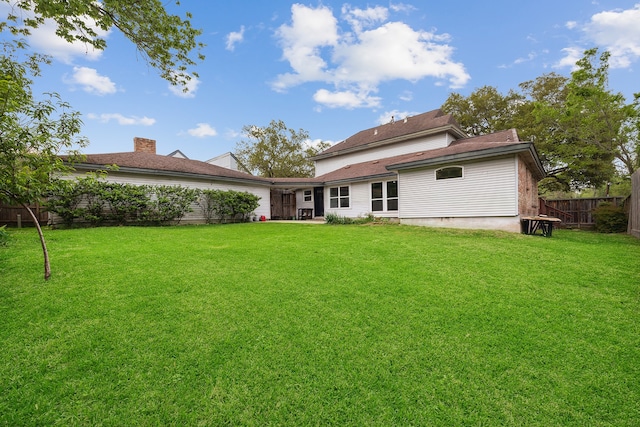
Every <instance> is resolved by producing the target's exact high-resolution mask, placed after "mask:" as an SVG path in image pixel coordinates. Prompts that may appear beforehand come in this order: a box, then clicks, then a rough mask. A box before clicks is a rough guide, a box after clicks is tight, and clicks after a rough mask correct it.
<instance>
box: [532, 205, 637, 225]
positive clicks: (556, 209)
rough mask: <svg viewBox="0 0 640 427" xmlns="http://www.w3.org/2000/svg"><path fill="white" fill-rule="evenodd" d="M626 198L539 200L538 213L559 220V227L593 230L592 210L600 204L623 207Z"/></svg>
mask: <svg viewBox="0 0 640 427" xmlns="http://www.w3.org/2000/svg"><path fill="white" fill-rule="evenodd" d="M625 199H626V197H595V198H589V199H555V200H545V199H540V213H541V214H542V215H547V216H551V217H554V218H560V219H561V220H562V223H561V225H560V226H561V227H569V228H593V227H594V226H595V219H594V217H593V210H594V209H595V208H597V207H598V206H600V204H601V203H610V204H611V205H613V206H624V201H625Z"/></svg>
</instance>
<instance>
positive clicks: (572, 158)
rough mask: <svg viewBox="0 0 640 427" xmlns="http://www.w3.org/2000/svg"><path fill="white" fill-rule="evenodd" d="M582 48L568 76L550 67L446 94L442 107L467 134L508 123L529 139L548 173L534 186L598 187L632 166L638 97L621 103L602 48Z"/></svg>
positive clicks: (639, 108)
mask: <svg viewBox="0 0 640 427" xmlns="http://www.w3.org/2000/svg"><path fill="white" fill-rule="evenodd" d="M596 55H597V49H590V50H587V51H586V52H585V54H584V57H583V58H582V59H580V60H579V61H578V62H577V63H576V65H577V69H576V70H575V71H574V72H573V73H572V74H571V77H570V78H567V77H564V76H561V75H558V74H555V73H550V74H545V75H542V76H540V77H538V78H536V79H535V80H531V81H527V82H524V83H521V84H520V85H519V88H520V90H519V91H518V92H514V91H510V92H509V93H508V94H507V95H504V96H503V95H501V94H500V93H499V92H498V91H497V90H496V89H495V88H492V87H486V86H485V87H483V88H480V89H476V90H475V91H474V92H472V93H471V94H470V95H469V96H468V97H463V96H461V95H459V94H451V95H450V96H449V98H448V99H447V101H446V102H445V103H444V105H443V106H442V108H443V110H444V111H446V112H449V113H452V114H453V115H454V117H455V118H456V119H457V120H458V122H459V124H460V125H461V127H462V128H463V130H465V131H466V132H468V133H469V134H470V135H474V136H475V135H482V134H486V133H490V132H496V131H499V130H503V129H506V128H511V127H513V128H516V129H517V130H518V134H519V136H520V138H521V139H523V140H530V141H533V142H534V143H535V146H536V149H537V150H538V152H539V153H540V157H541V160H542V162H543V165H544V166H545V169H546V170H547V173H548V175H549V178H548V179H545V180H543V182H542V184H541V188H542V189H547V190H569V189H570V188H585V187H594V188H596V187H598V186H601V185H603V184H605V183H608V182H610V181H611V180H612V179H613V178H614V177H615V176H617V175H622V176H627V177H628V176H630V175H631V173H633V171H634V170H636V169H637V167H638V154H639V151H640V149H639V148H638V133H639V131H640V101H639V99H640V95H638V94H637V95H636V97H635V101H634V102H633V103H632V104H629V105H626V103H625V102H626V101H625V99H624V96H622V94H620V93H613V92H612V91H611V90H610V89H609V88H608V81H607V78H608V59H609V53H608V52H604V53H602V54H601V55H600V56H599V57H598V58H597V57H596Z"/></svg>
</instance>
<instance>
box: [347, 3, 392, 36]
mask: <svg viewBox="0 0 640 427" xmlns="http://www.w3.org/2000/svg"><path fill="white" fill-rule="evenodd" d="M342 16H343V19H344V20H345V21H347V22H348V23H349V25H351V27H352V28H353V30H354V31H355V32H356V33H360V32H361V31H362V29H363V28H370V27H373V26H374V25H375V24H377V23H378V22H384V21H386V20H387V18H388V17H389V10H388V9H387V8H386V7H382V6H376V7H369V8H367V9H359V8H352V7H351V5H349V4H345V5H344V6H342Z"/></svg>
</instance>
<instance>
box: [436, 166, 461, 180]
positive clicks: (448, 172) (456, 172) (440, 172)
mask: <svg viewBox="0 0 640 427" xmlns="http://www.w3.org/2000/svg"><path fill="white" fill-rule="evenodd" d="M462 172H463V171H462V166H448V167H446V168H440V169H436V180H440V179H451V178H462Z"/></svg>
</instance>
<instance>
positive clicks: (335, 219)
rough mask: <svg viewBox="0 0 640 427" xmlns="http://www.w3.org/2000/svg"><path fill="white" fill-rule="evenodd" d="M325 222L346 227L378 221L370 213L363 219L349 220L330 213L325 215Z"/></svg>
mask: <svg viewBox="0 0 640 427" xmlns="http://www.w3.org/2000/svg"><path fill="white" fill-rule="evenodd" d="M324 221H325V222H326V223H327V224H334V225H335V224H339V225H344V224H367V223H370V222H374V221H376V217H374V216H373V214H372V213H368V214H367V215H365V216H363V217H361V216H359V217H357V218H349V217H346V216H340V215H337V214H334V213H328V214H326V215H325V217H324Z"/></svg>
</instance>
